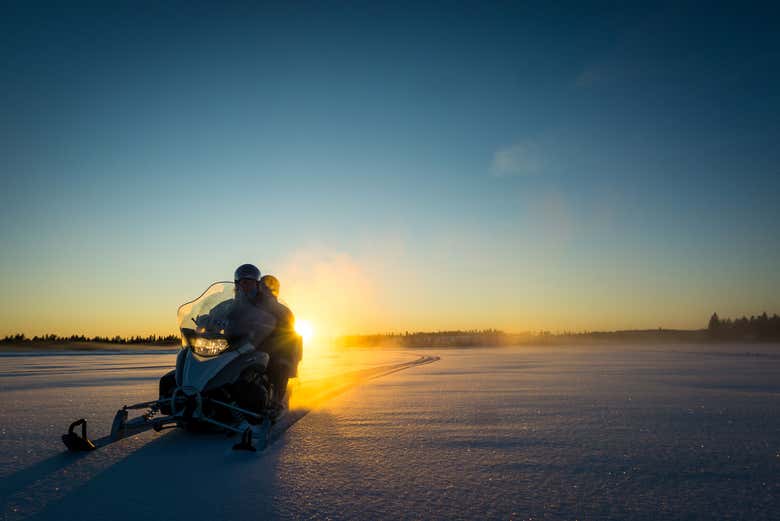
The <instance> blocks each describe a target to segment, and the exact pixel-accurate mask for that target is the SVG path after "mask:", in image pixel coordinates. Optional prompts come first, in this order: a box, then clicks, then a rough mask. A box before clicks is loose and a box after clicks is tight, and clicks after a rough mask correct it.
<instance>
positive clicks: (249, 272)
mask: <svg viewBox="0 0 780 521" xmlns="http://www.w3.org/2000/svg"><path fill="white" fill-rule="evenodd" d="M241 279H252V280H256V281H259V280H260V270H259V269H258V267H257V266H255V265H254V264H242V265H241V266H239V267H238V268H236V272H235V273H234V274H233V280H234V281H235V282H238V281H239V280H241Z"/></svg>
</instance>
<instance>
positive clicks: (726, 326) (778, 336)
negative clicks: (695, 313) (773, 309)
mask: <svg viewBox="0 0 780 521" xmlns="http://www.w3.org/2000/svg"><path fill="white" fill-rule="evenodd" d="M707 333H708V335H709V337H710V338H712V339H714V340H748V341H750V340H754V341H775V340H780V316H777V315H776V314H775V315H772V316H771V317H770V316H768V315H767V314H766V313H762V314H760V315H759V316H757V317H756V316H751V317H750V318H747V317H744V316H743V317H742V318H735V319H730V318H726V319H722V318H720V317H718V314H717V313H713V314H712V317H710V322H709V324H708V325H707Z"/></svg>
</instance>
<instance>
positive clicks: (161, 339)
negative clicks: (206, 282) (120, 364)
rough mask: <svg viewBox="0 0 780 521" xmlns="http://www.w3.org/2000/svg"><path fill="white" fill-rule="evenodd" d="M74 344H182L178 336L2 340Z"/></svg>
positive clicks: (5, 340) (7, 341) (21, 337)
mask: <svg viewBox="0 0 780 521" xmlns="http://www.w3.org/2000/svg"><path fill="white" fill-rule="evenodd" d="M72 342H96V343H102V344H146V345H175V344H179V343H181V337H179V336H178V335H164V336H163V335H149V336H138V335H136V336H119V335H114V336H92V337H88V336H85V335H70V336H60V335H52V334H48V335H41V336H37V335H36V336H34V337H32V338H29V337H27V336H26V335H25V334H24V333H17V334H15V335H6V336H5V337H4V338H2V339H0V344H14V345H19V344H44V343H45V344H68V343H72Z"/></svg>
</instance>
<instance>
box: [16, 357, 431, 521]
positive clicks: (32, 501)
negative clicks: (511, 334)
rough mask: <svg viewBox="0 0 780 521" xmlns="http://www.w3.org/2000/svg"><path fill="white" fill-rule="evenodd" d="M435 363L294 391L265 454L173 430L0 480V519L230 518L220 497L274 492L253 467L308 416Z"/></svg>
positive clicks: (273, 460)
mask: <svg viewBox="0 0 780 521" xmlns="http://www.w3.org/2000/svg"><path fill="white" fill-rule="evenodd" d="M437 360H439V358H438V357H429V356H421V357H419V358H418V359H416V360H413V361H411V362H406V363H402V364H395V365H386V366H380V367H375V368H370V369H365V370H360V371H353V372H349V373H344V374H340V375H337V376H334V377H331V378H324V379H321V380H313V381H307V382H304V383H300V384H298V385H297V386H296V387H295V389H294V394H293V398H292V405H291V407H292V408H291V410H289V411H288V412H287V414H285V415H284V416H283V417H282V418H281V419H280V421H279V422H278V423H277V424H276V425H275V426H274V428H273V429H272V431H271V433H270V436H269V446H268V448H267V449H266V450H265V451H262V452H257V453H248V452H243V451H233V450H232V446H233V444H234V443H236V442H237V441H238V437H237V436H227V435H226V434H225V433H222V432H214V433H208V432H204V433H190V432H186V431H181V430H175V431H168V432H163V433H161V434H158V433H154V432H151V431H150V432H145V433H141V434H139V435H136V436H131V437H129V438H127V439H123V440H120V441H119V442H117V443H113V444H110V445H107V446H105V447H102V448H100V449H99V450H96V451H92V452H86V453H67V452H65V453H61V454H57V455H56V456H53V457H50V458H48V459H46V460H43V461H41V462H39V463H36V464H34V465H32V466H31V467H29V468H26V469H23V470H20V471H18V472H16V473H14V474H12V475H10V476H8V477H6V478H5V479H3V480H2V484H0V500H2V508H3V510H2V513H3V515H4V516H5V517H6V518H7V519H25V518H30V516H33V518H34V519H49V518H54V517H55V516H56V517H57V518H61V517H62V516H65V517H68V518H69V517H72V515H73V514H74V513H75V512H79V516H80V518H82V519H89V518H90V515H85V514H87V513H88V512H94V513H95V516H94V518H95V519H98V518H99V519H105V518H106V517H111V518H112V519H114V520H117V519H133V520H134V521H135V520H137V519H138V515H148V516H150V517H151V518H163V517H168V515H165V516H163V515H161V514H162V512H161V506H163V505H164V506H165V508H170V509H172V511H171V512H170V514H171V516H172V517H175V518H182V517H184V516H188V517H189V516H190V515H191V516H194V517H195V518H204V517H206V516H207V515H208V516H209V517H211V518H217V519H225V518H229V517H232V516H231V515H229V513H228V512H227V510H229V507H227V506H226V501H225V497H231V496H234V495H235V493H236V489H237V488H238V490H241V491H243V492H244V493H249V494H254V495H258V494H261V495H262V494H264V493H267V492H268V491H269V490H272V489H273V480H274V479H275V476H276V472H258V471H257V470H256V469H257V465H262V466H263V467H267V468H269V469H276V468H277V463H278V458H279V455H280V453H281V452H283V451H282V450H281V449H282V448H283V447H284V445H285V444H284V441H283V440H284V437H285V434H286V433H287V432H288V430H289V429H290V428H291V427H292V426H293V425H295V423H297V422H298V421H299V420H301V419H302V418H304V417H305V416H306V415H307V414H308V413H309V412H310V411H311V410H313V409H316V408H318V407H319V406H321V405H322V404H324V403H325V402H327V401H328V400H329V399H331V398H333V397H335V396H337V395H339V394H342V393H344V392H346V391H348V390H350V389H352V388H354V387H355V386H357V385H360V384H362V383H365V382H367V381H369V380H372V379H375V378H379V377H381V376H385V375H388V374H391V373H394V372H397V371H401V370H403V369H407V368H410V367H415V366H419V365H424V364H429V363H432V362H435V361H437ZM247 480H248V481H249V484H248V483H247ZM220 489H222V490H220ZM119 494H121V495H122V496H131V497H132V496H135V495H137V496H138V498H139V504H138V505H136V504H134V505H133V508H140V509H141V512H137V511H136V512H135V513H134V514H132V515H129V514H128V516H125V513H123V512H116V511H115V508H114V505H115V503H116V501H117V496H118V495H119ZM227 503H230V502H229V501H228V502H227ZM85 505H88V506H89V508H88V509H85ZM269 508H270V507H269ZM239 513H240V511H237V512H235V514H236V515H238V514H239Z"/></svg>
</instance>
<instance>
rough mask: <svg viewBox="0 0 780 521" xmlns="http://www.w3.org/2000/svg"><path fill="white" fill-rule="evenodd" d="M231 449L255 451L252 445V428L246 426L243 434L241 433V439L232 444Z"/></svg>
mask: <svg viewBox="0 0 780 521" xmlns="http://www.w3.org/2000/svg"><path fill="white" fill-rule="evenodd" d="M233 450H248V451H251V452H257V449H256V448H255V447H254V445H252V429H251V428H249V427H247V429H246V430H245V431H244V434H242V435H241V441H240V442H239V443H236V444H235V445H233Z"/></svg>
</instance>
